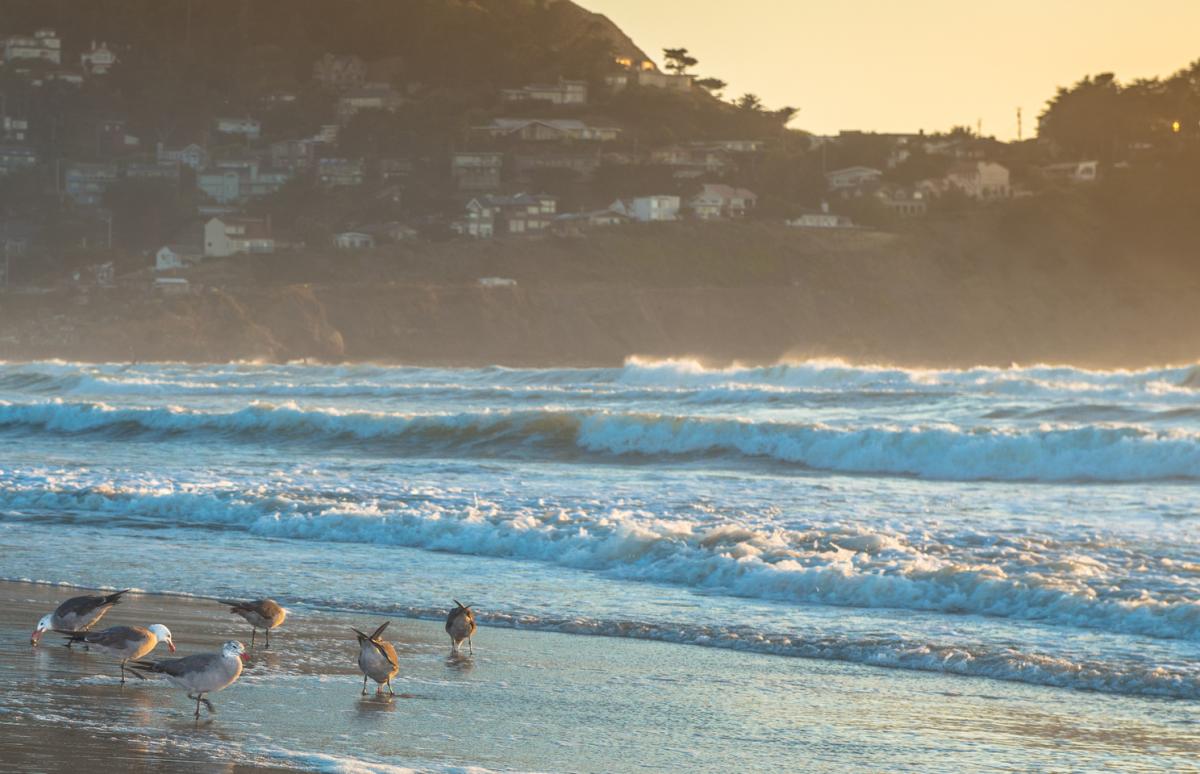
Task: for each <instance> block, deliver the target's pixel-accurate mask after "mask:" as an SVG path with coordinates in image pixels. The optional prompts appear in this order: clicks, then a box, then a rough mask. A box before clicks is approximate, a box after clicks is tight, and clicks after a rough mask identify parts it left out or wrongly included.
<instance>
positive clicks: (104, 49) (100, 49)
mask: <svg viewBox="0 0 1200 774" xmlns="http://www.w3.org/2000/svg"><path fill="white" fill-rule="evenodd" d="M79 63H80V65H82V67H83V71H84V72H85V73H87V74H88V75H93V76H95V75H108V72H109V70H111V69H112V68H113V66H114V65H115V64H116V63H117V55H116V54H114V53H113V52H112V51H111V50H109V48H108V44H107V43H104V42H101V43H100V45H99V46H97V45H96V41H94V40H93V41H92V47H91V48H90V49H89V50H87V51H84V52H83V53H82V54H80V55H79Z"/></svg>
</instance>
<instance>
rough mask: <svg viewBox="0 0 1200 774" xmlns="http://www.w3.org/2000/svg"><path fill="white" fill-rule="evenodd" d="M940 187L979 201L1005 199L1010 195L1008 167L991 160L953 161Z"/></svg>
mask: <svg viewBox="0 0 1200 774" xmlns="http://www.w3.org/2000/svg"><path fill="white" fill-rule="evenodd" d="M942 187H943V189H944V190H947V191H958V192H960V193H962V194H963V195H965V196H966V197H967V198H968V199H977V200H979V201H992V200H994V199H1007V198H1009V196H1011V195H1012V188H1011V187H1010V185H1009V174H1008V168H1007V167H1005V166H1003V165H1001V164H996V163H995V162H991V161H959V162H955V164H954V166H952V167H951V168H950V171H949V172H948V173H947V174H946V177H945V178H943V182H942Z"/></svg>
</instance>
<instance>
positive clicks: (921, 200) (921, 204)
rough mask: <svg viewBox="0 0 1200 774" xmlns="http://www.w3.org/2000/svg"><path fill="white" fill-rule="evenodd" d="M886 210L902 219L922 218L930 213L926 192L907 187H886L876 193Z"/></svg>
mask: <svg viewBox="0 0 1200 774" xmlns="http://www.w3.org/2000/svg"><path fill="white" fill-rule="evenodd" d="M875 198H876V199H878V200H879V202H880V204H882V205H883V206H884V208H885V209H886V210H887V211H888V212H890V213H892V214H893V215H898V216H900V217H902V218H920V217H923V216H924V215H926V214H927V213H928V212H929V199H928V197H927V196H926V194H925V192H923V191H920V190H917V189H914V188H909V187H907V186H897V185H885V186H882V187H881V188H880V189H879V190H877V191H876V192H875Z"/></svg>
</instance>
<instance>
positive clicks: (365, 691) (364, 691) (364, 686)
mask: <svg viewBox="0 0 1200 774" xmlns="http://www.w3.org/2000/svg"><path fill="white" fill-rule="evenodd" d="M366 695H367V676H366V675H363V689H362V693H360V694H359V696H366Z"/></svg>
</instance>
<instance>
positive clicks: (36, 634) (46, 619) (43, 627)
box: [29, 613, 54, 645]
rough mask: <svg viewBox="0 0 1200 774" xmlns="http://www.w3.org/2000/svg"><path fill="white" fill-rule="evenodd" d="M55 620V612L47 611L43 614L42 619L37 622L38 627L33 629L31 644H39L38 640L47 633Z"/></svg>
mask: <svg viewBox="0 0 1200 774" xmlns="http://www.w3.org/2000/svg"><path fill="white" fill-rule="evenodd" d="M53 620H54V614H53V613H46V614H45V615H44V616H42V620H40V621H38V622H37V627H36V628H35V629H34V630H33V635H32V636H30V638H29V644H30V645H37V644H38V640H40V639H41V638H42V635H43V634H45V633H46V632H47V630H49V629H50V622H51V621H53Z"/></svg>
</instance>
